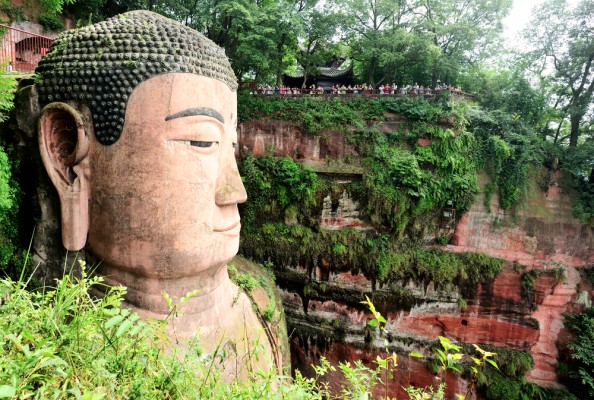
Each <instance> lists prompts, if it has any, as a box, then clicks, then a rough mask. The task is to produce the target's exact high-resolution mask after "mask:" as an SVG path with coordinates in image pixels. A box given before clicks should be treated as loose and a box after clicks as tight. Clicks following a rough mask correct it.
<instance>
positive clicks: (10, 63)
mask: <svg viewBox="0 0 594 400" xmlns="http://www.w3.org/2000/svg"><path fill="white" fill-rule="evenodd" d="M6 72H12V61H11V62H9V63H8V65H7V66H6Z"/></svg>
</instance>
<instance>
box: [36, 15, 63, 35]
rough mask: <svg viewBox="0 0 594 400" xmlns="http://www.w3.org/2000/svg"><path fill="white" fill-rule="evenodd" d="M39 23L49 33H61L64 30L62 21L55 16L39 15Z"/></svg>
mask: <svg viewBox="0 0 594 400" xmlns="http://www.w3.org/2000/svg"><path fill="white" fill-rule="evenodd" d="M39 23H40V24H41V25H42V26H43V27H44V28H45V29H46V30H48V31H61V30H62V29H64V24H63V23H62V20H61V19H60V18H59V17H58V16H57V15H54V14H46V13H44V14H39Z"/></svg>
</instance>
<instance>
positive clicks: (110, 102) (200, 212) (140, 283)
mask: <svg viewBox="0 0 594 400" xmlns="http://www.w3.org/2000/svg"><path fill="white" fill-rule="evenodd" d="M36 72H37V73H38V75H39V77H40V80H39V82H38V83H37V84H36V87H37V92H38V95H39V103H40V106H42V107H43V109H42V111H41V116H40V119H39V146H40V151H41V158H42V160H43V164H44V166H45V169H46V170H47V172H48V175H49V177H50V179H51V181H52V182H53V184H54V186H55V187H56V189H57V192H58V196H59V199H60V209H61V224H62V241H63V244H64V247H66V249H68V250H71V251H78V250H80V249H82V248H83V247H85V245H86V246H87V250H88V252H90V253H91V254H92V255H93V256H94V257H95V258H96V259H97V260H98V261H100V267H99V271H100V273H101V274H102V275H103V276H105V279H106V282H107V283H108V284H111V285H123V286H126V287H127V295H126V301H127V302H128V303H129V304H130V305H132V306H133V307H135V308H136V309H137V310H139V311H140V312H141V313H143V314H145V315H151V316H157V317H163V316H165V315H167V314H168V313H169V309H168V307H167V303H166V301H165V300H164V297H163V293H167V294H168V295H170V296H171V297H172V298H173V300H174V301H179V299H180V298H181V297H182V296H184V295H185V294H186V293H188V292H191V291H195V290H198V294H197V295H196V296H195V297H193V298H191V299H190V300H189V301H187V302H186V303H184V314H183V315H182V317H181V319H180V320H178V321H176V322H175V324H173V326H170V329H171V333H172V335H175V336H176V337H179V336H181V337H186V338H188V337H190V336H192V335H193V334H194V333H200V335H201V343H202V344H203V345H204V346H205V347H207V348H208V347H210V348H211V349H212V348H214V347H215V346H219V345H224V344H225V343H229V344H231V345H232V346H233V348H234V349H235V350H236V351H237V354H238V355H237V356H238V357H240V358H242V359H246V358H249V357H247V356H246V354H247V352H248V351H251V349H254V348H255V347H254V342H258V343H259V346H263V348H264V352H265V353H266V354H260V357H259V359H260V360H265V359H268V360H270V359H271V358H273V356H272V354H273V351H272V350H273V347H275V346H274V343H272V342H274V340H272V341H271V340H267V338H266V335H265V334H264V333H263V331H262V324H261V321H259V319H258V317H257V315H256V314H255V312H254V311H253V309H252V306H251V303H250V301H249V299H248V298H247V297H246V296H245V295H244V294H240V293H238V289H237V287H236V286H235V285H234V284H233V283H232V282H231V281H230V280H229V277H228V273H227V267H226V265H227V263H228V262H229V261H230V260H231V258H232V257H234V256H235V254H236V253H237V250H238V246H239V231H240V217H239V213H238V208H237V204H238V203H242V202H244V201H245V200H246V192H245V189H244V187H243V184H242V181H241V178H240V176H239V173H238V170H237V164H236V161H235V146H236V141H237V134H236V127H237V96H236V88H237V83H236V80H235V75H234V73H233V71H232V69H231V66H230V64H229V62H228V60H227V58H226V56H225V54H224V51H223V50H222V49H221V48H219V47H218V46H216V45H215V44H214V43H213V42H211V41H210V40H208V39H207V38H205V37H204V36H203V35H201V34H200V33H198V32H196V31H194V30H192V29H189V28H187V27H185V26H183V25H181V24H178V23H176V22H174V21H171V20H169V19H167V18H164V17H162V16H160V15H157V14H154V13H151V12H146V11H133V12H129V13H126V14H122V15H119V16H117V17H114V18H112V19H110V20H107V21H104V22H101V23H98V24H95V25H91V26H88V27H84V28H82V29H78V30H75V31H71V32H66V33H65V34H63V35H62V36H60V37H59V38H58V39H56V41H55V42H54V43H53V45H52V47H51V48H50V51H49V52H48V54H47V56H46V57H44V59H43V60H42V61H41V62H40V64H39V67H38V68H37V71H36ZM269 355H270V356H269ZM268 356H269V357H268ZM233 362H234V363H235V361H233ZM267 362H269V361H267ZM258 363H259V364H258V366H259V367H263V368H266V367H267V364H266V362H264V363H263V361H259V362H258ZM270 366H271V363H270V364H268V367H270ZM250 367H253V365H252V366H250ZM234 372H235V373H237V372H238V371H234Z"/></svg>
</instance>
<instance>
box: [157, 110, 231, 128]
mask: <svg viewBox="0 0 594 400" xmlns="http://www.w3.org/2000/svg"><path fill="white" fill-rule="evenodd" d="M194 115H206V116H208V117H212V118H214V119H216V120H218V121H220V122H221V123H223V124H224V123H225V119H224V118H223V116H222V115H221V114H220V113H219V112H218V111H216V110H213V109H212V108H206V107H198V108H188V109H186V110H183V111H180V112H177V113H175V114H171V115H169V116H167V117H165V121H171V120H172V119H175V118H183V117H191V116H194Z"/></svg>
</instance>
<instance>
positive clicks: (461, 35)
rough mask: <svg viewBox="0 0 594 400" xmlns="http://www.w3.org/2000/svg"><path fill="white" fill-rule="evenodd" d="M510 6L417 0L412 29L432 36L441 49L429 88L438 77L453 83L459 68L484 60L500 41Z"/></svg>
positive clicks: (482, 0)
mask: <svg viewBox="0 0 594 400" xmlns="http://www.w3.org/2000/svg"><path fill="white" fill-rule="evenodd" d="M511 5H512V0H447V1H444V0H418V1H417V3H416V4H415V8H414V12H415V14H416V16H417V18H416V19H417V25H416V27H415V30H416V31H417V32H429V33H430V34H432V35H433V43H434V44H435V46H437V47H439V48H440V49H441V56H440V57H439V58H438V59H437V60H436V61H435V64H434V66H433V74H432V84H433V85H435V84H436V82H437V79H438V78H441V79H442V80H448V81H453V80H454V79H455V78H456V75H457V74H458V71H459V70H460V67H461V66H462V65H465V64H469V63H473V62H476V61H479V60H481V59H484V58H485V57H486V50H487V49H488V48H490V45H491V44H493V43H494V42H497V41H498V40H499V39H500V37H499V34H500V33H501V31H502V29H503V25H502V20H503V18H504V17H505V16H506V15H507V14H508V13H509V10H510V8H511ZM491 49H492V47H491Z"/></svg>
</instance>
